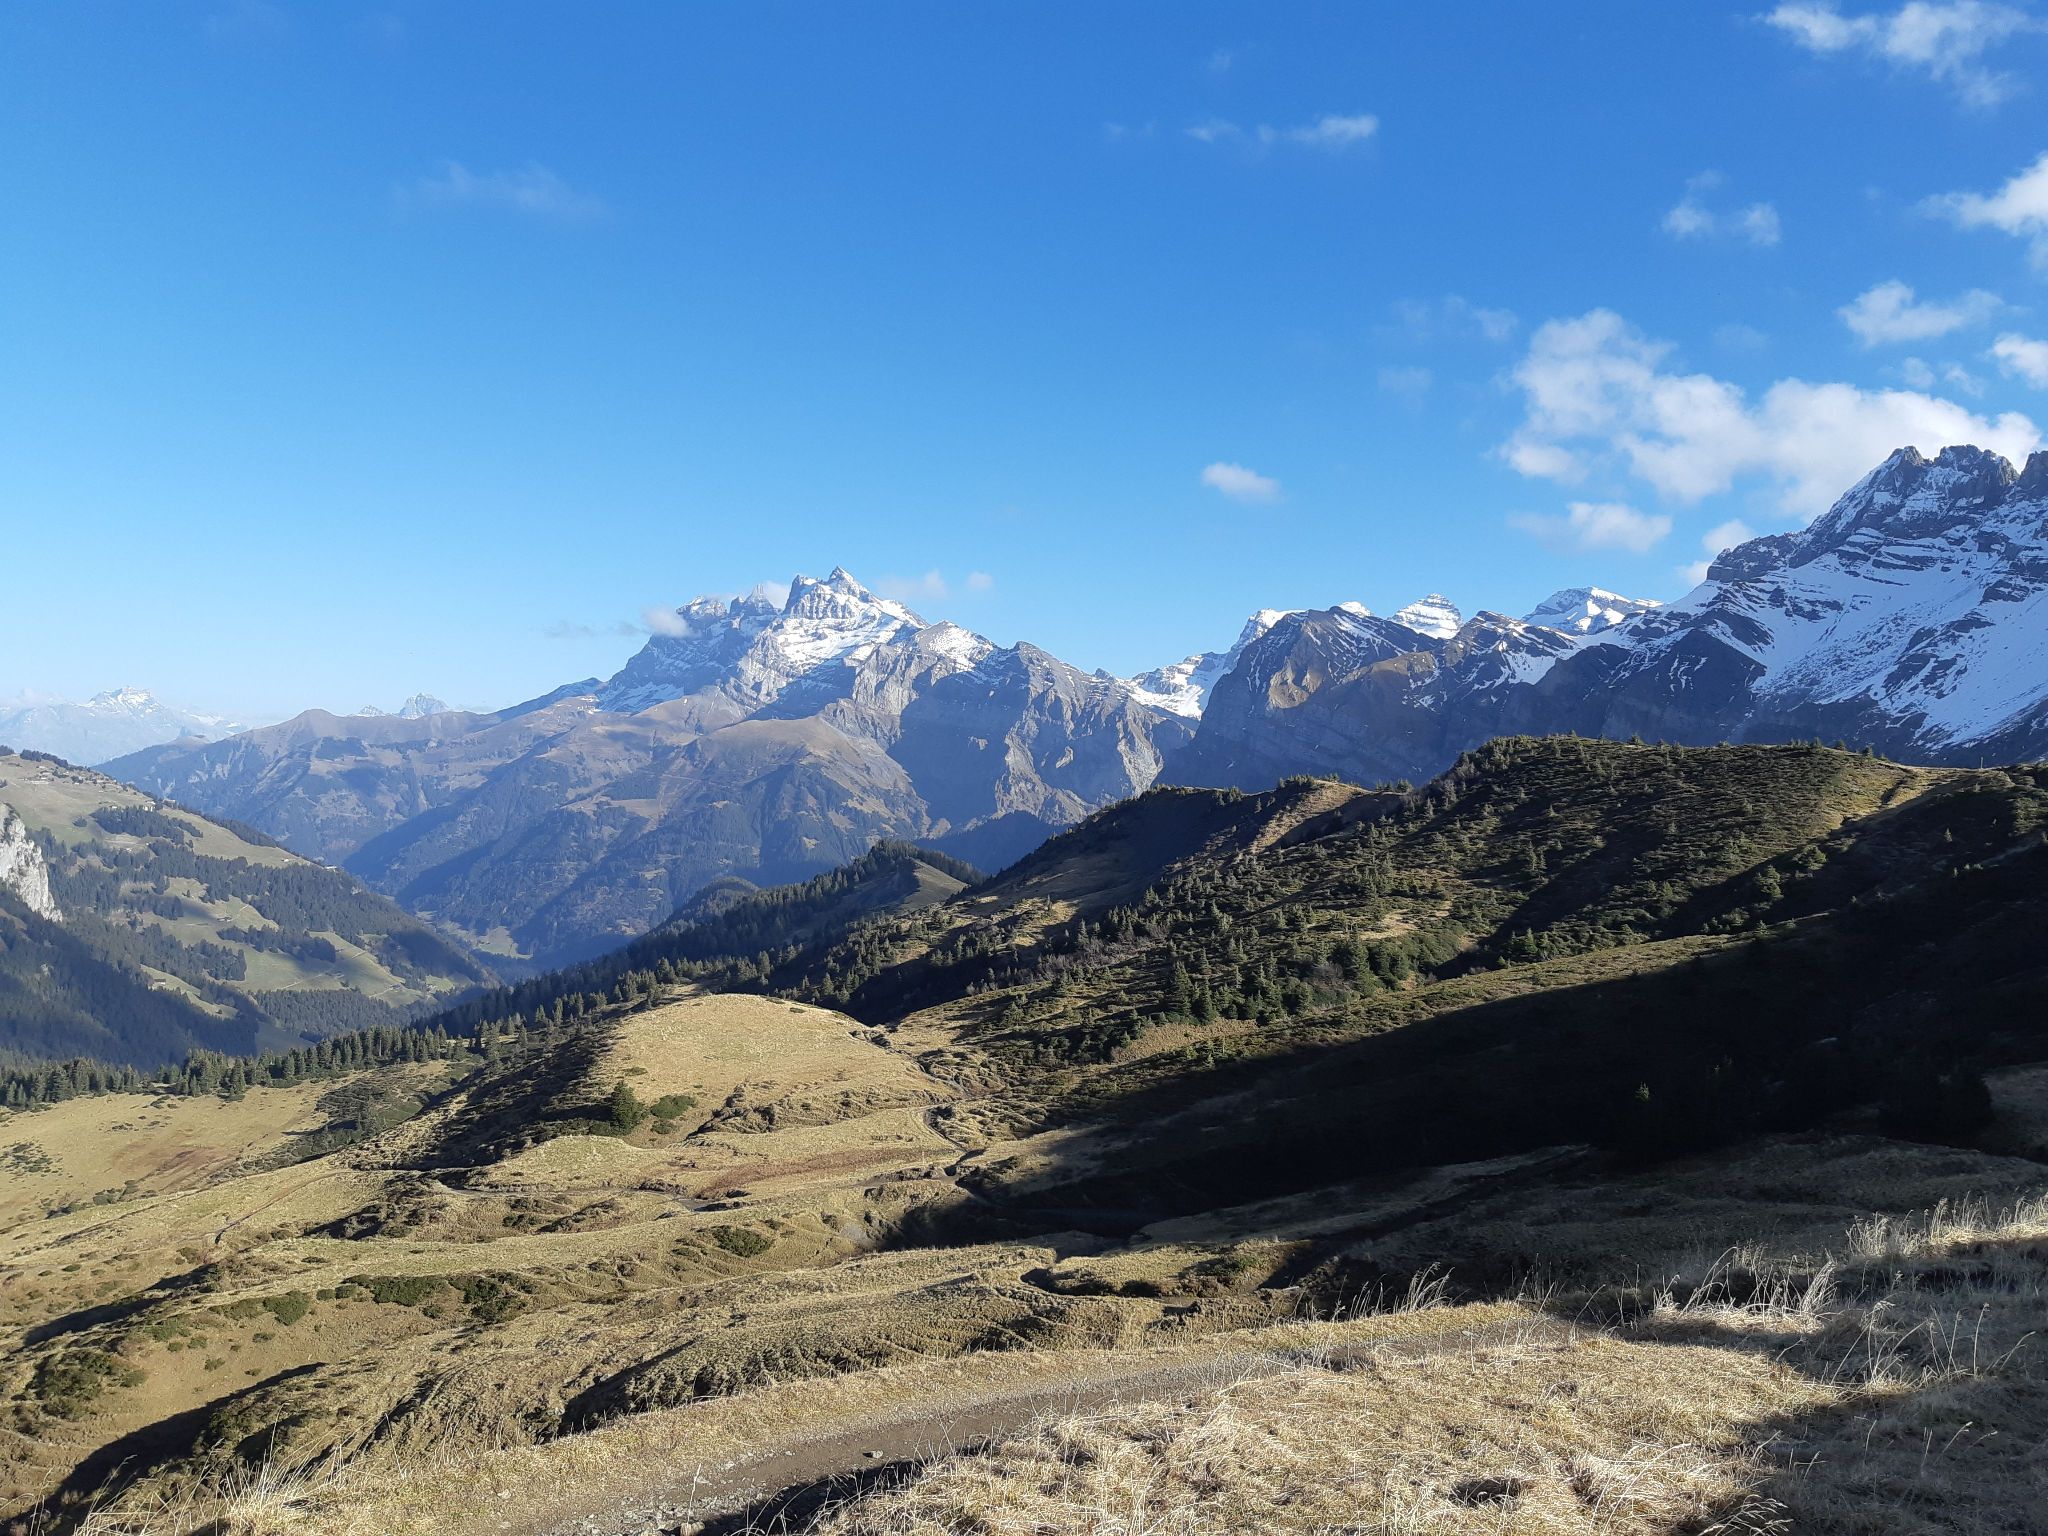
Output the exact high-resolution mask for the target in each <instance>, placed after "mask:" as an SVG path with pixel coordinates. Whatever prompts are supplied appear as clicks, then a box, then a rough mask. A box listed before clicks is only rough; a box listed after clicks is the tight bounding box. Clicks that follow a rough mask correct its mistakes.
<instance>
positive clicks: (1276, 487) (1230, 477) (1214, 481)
mask: <svg viewBox="0 0 2048 1536" xmlns="http://www.w3.org/2000/svg"><path fill="white" fill-rule="evenodd" d="M1202 484H1204V485H1206V486H1208V487H1209V489H1210V490H1212V491H1219V492H1221V493H1222V494H1223V495H1225V496H1228V497H1229V498H1230V499H1231V500H1232V501H1238V502H1244V503H1245V504H1247V505H1261V506H1263V505H1267V504H1270V503H1272V502H1276V501H1278V500H1279V499H1280V482H1279V481H1278V480H1275V479H1272V478H1271V477H1270V476H1267V475H1262V474H1260V473H1259V472H1258V471H1257V470H1252V469H1246V468H1245V467H1244V465H1242V464H1226V463H1224V462H1222V461H1221V460H1219V461H1218V462H1216V463H1214V464H1210V465H1208V466H1206V467H1205V468H1204V469H1203V470H1202Z"/></svg>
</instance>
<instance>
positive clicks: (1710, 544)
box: [1678, 517, 1756, 587]
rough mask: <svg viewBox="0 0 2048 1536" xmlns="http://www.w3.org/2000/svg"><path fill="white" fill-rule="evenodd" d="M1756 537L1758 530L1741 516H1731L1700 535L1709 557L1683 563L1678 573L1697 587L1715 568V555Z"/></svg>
mask: <svg viewBox="0 0 2048 1536" xmlns="http://www.w3.org/2000/svg"><path fill="white" fill-rule="evenodd" d="M1755 537H1756V530H1755V529H1754V528H1752V527H1750V526H1749V524H1747V523H1745V522H1744V521H1743V520H1742V519H1741V518H1739V517H1731V518H1729V519H1728V521H1727V522H1725V523H1716V524H1715V525H1714V526H1713V527H1712V528H1709V529H1708V530H1707V531H1706V532H1705V533H1703V534H1701V535H1700V548H1701V549H1704V550H1705V551H1706V552H1707V555H1708V558H1707V559H1705V560H1693V561H1690V562H1688V563H1687V564H1685V565H1681V566H1680V567H1679V568H1678V574H1679V575H1681V576H1683V577H1684V578H1685V580H1686V582H1687V583H1688V584H1689V585H1691V586H1695V587H1696V586H1698V585H1699V584H1700V583H1701V582H1703V581H1705V580H1706V579H1707V572H1708V571H1709V570H1711V569H1712V568H1713V564H1714V561H1713V558H1712V557H1713V556H1715V555H1718V554H1720V553H1721V552H1722V551H1723V550H1725V549H1733V548H1734V547H1735V546H1736V545H1738V544H1747V543H1748V542H1749V541H1750V540H1751V539H1753V538H1755Z"/></svg>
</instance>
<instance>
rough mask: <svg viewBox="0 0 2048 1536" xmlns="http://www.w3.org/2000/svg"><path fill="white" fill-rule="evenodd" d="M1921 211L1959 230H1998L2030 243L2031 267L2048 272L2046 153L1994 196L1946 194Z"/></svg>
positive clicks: (1993, 194)
mask: <svg viewBox="0 0 2048 1536" xmlns="http://www.w3.org/2000/svg"><path fill="white" fill-rule="evenodd" d="M1921 207H1922V209H1923V211H1925V212H1927V213H1931V214H1933V215H1935V216H1936V217H1939V218H1945V219H1948V220H1950V221H1951V222H1953V223H1954V224H1956V225H1957V226H1958V227H1960V228H1962V229H1999V230H2003V231H2005V233H2006V234H2008V235H2016V236H2018V237H2019V238H2021V239H2023V240H2027V241H2030V242H2032V248H2033V249H2032V254H2033V258H2034V265H2035V266H2037V267H2041V268H2044V269H2048V153H2044V154H2043V155H2042V156H2041V158H2040V159H2038V160H2036V161H2035V162H2034V163H2033V164H2032V165H2030V166H2028V167H2027V168H2026V169H2025V170H2023V171H2021V172H2020V173H2019V174H2018V175H2016V176H2014V177H2013V178H2012V179H2011V180H2010V181H2008V182H2006V184H2005V185H2004V186H2002V187H2000V188H1999V189H1998V190H1997V191H1996V192H1949V193H1944V194H1943V195H1942V196H1940V197H1931V198H1929V199H1928V200H1927V201H1926V202H1925V203H1923V204H1922V205H1921Z"/></svg>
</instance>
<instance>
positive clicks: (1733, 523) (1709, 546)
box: [1700, 517, 1756, 555]
mask: <svg viewBox="0 0 2048 1536" xmlns="http://www.w3.org/2000/svg"><path fill="white" fill-rule="evenodd" d="M1755 537H1756V530H1755V529H1754V528H1752V527H1750V526H1749V524H1747V523H1745V522H1744V521H1743V520H1742V519H1741V518H1739V517H1731V518H1729V519H1728V521H1727V522H1725V523H1716V524H1715V525H1714V526H1713V527H1711V528H1709V529H1708V530H1707V531H1706V532H1705V533H1703V534H1701V535H1700V548H1702V549H1704V550H1705V551H1706V552H1707V553H1708V554H1710V555H1718V554H1720V553H1721V551H1722V550H1724V549H1733V548H1734V547H1735V546H1736V545H1738V544H1747V543H1748V542H1749V541H1750V540H1751V539H1753V538H1755Z"/></svg>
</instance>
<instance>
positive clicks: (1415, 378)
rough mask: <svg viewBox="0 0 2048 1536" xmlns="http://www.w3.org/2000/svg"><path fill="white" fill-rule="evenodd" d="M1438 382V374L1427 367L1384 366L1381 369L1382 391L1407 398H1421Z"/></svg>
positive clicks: (1382, 392)
mask: <svg viewBox="0 0 2048 1536" xmlns="http://www.w3.org/2000/svg"><path fill="white" fill-rule="evenodd" d="M1435 382H1436V375H1435V374H1434V373H1432V372H1431V371H1430V370H1429V369H1427V368H1382V369H1381V370H1380V393H1381V394H1385V395H1399V396H1400V397H1402V398H1403V399H1407V400H1420V399H1421V398H1422V397H1423V396H1424V395H1426V394H1428V393H1429V390H1430V386H1431V385H1432V384H1434V383H1435Z"/></svg>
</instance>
